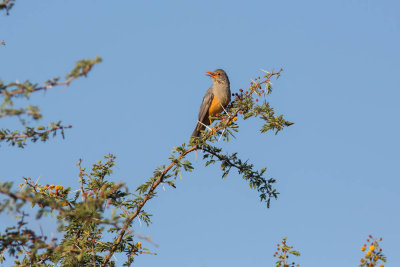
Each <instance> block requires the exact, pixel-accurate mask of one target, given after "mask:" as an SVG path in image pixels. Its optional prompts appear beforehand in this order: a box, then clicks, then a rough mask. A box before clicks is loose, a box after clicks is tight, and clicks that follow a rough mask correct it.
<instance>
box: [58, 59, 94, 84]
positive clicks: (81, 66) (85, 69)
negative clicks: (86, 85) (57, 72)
mask: <svg viewBox="0 0 400 267" xmlns="http://www.w3.org/2000/svg"><path fill="white" fill-rule="evenodd" d="M101 61H102V59H101V58H100V57H95V58H94V59H90V58H88V59H81V60H79V61H78V62H76V65H75V68H74V69H73V70H72V71H71V72H70V73H69V74H67V76H65V78H66V79H71V78H73V79H76V78H78V77H81V76H85V77H86V76H87V74H88V73H89V71H90V70H91V69H92V67H93V66H94V65H96V64H98V63H100V62H101Z"/></svg>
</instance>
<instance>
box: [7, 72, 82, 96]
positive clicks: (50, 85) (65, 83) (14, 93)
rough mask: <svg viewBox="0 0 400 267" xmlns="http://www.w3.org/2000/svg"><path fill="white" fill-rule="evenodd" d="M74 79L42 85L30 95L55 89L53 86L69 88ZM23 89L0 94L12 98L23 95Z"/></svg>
mask: <svg viewBox="0 0 400 267" xmlns="http://www.w3.org/2000/svg"><path fill="white" fill-rule="evenodd" d="M76 78H77V77H71V78H69V79H68V80H66V81H63V82H51V83H50V84H48V85H44V86H41V87H37V88H35V89H33V90H32V92H31V93H33V92H37V91H42V90H48V89H50V88H53V87H55V86H61V85H65V86H69V84H70V83H71V82H72V81H73V80H75V79H76ZM25 89H26V88H24V87H21V88H18V89H14V90H12V91H9V92H8V91H3V92H0V94H2V95H5V96H9V97H12V96H15V95H18V94H23V93H25Z"/></svg>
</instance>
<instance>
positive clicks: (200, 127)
mask: <svg viewBox="0 0 400 267" xmlns="http://www.w3.org/2000/svg"><path fill="white" fill-rule="evenodd" d="M204 128H206V127H205V126H204V125H202V124H201V123H199V122H198V123H197V125H196V128H195V129H194V131H193V133H192V136H191V138H192V137H199V136H200V133H201V131H203V130H204Z"/></svg>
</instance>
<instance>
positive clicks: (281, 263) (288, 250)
mask: <svg viewBox="0 0 400 267" xmlns="http://www.w3.org/2000/svg"><path fill="white" fill-rule="evenodd" d="M286 240H287V237H284V238H283V240H282V242H281V243H280V244H279V243H278V244H277V248H276V252H275V253H274V255H273V256H274V257H276V258H278V260H277V261H276V265H275V267H289V266H292V267H294V266H297V267H298V266H299V264H296V263H295V262H292V263H289V255H294V256H300V252H298V251H297V250H294V249H293V246H289V245H288V244H287V243H286Z"/></svg>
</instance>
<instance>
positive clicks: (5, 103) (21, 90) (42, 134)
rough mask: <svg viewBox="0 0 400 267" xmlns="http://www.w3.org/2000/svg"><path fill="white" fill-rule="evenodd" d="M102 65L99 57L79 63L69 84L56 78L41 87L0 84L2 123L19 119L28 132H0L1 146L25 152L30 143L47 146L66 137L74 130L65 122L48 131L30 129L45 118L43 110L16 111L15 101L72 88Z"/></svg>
mask: <svg viewBox="0 0 400 267" xmlns="http://www.w3.org/2000/svg"><path fill="white" fill-rule="evenodd" d="M99 62H101V58H99V57H96V58H95V59H93V60H92V59H85V60H80V61H78V62H77V63H76V66H75V68H74V69H73V70H72V72H71V73H70V74H69V75H67V77H68V78H67V80H65V81H60V78H59V77H56V78H52V79H49V80H47V81H45V82H44V84H43V85H39V84H37V83H32V82H30V81H25V82H22V83H20V82H18V81H17V82H10V83H8V84H5V83H4V82H3V81H1V80H0V97H1V98H3V100H2V102H1V105H0V119H1V118H4V117H18V118H19V121H20V122H21V124H22V125H23V126H24V130H10V129H7V128H2V129H0V142H8V143H9V144H11V145H12V146H15V145H16V146H18V147H21V148H23V147H25V146H26V144H27V141H28V140H30V141H32V142H36V141H38V140H40V141H42V142H45V141H47V140H48V139H49V137H50V136H53V137H54V136H56V134H57V133H58V132H59V133H61V135H62V137H64V130H65V129H68V128H71V127H72V126H70V125H69V126H63V125H61V122H52V123H49V125H48V126H47V127H45V126H42V125H40V126H36V127H32V126H29V123H28V122H29V119H33V120H35V121H38V120H40V119H42V117H43V115H42V114H41V112H40V109H39V107H37V106H33V105H28V106H26V107H22V108H15V107H14V99H16V98H25V99H29V97H30V96H31V94H32V93H35V92H39V91H46V90H48V89H50V88H52V87H55V86H61V85H65V86H68V85H69V84H70V83H71V82H72V81H73V80H74V79H76V78H78V77H81V76H86V75H87V73H88V72H89V71H90V70H91V69H92V67H93V66H94V65H95V64H97V63H99Z"/></svg>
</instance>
